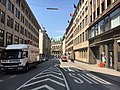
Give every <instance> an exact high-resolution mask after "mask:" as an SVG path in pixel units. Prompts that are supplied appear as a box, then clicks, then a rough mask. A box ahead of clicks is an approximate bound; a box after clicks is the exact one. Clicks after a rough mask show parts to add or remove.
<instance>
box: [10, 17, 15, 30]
mask: <svg viewBox="0 0 120 90" xmlns="http://www.w3.org/2000/svg"><path fill="white" fill-rule="evenodd" d="M10 23H11V25H10V27H11V28H13V24H14V21H13V19H12V18H11V19H10Z"/></svg>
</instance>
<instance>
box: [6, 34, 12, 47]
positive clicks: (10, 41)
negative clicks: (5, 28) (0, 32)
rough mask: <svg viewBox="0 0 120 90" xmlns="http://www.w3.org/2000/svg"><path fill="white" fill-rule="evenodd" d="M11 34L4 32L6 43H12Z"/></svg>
mask: <svg viewBox="0 0 120 90" xmlns="http://www.w3.org/2000/svg"><path fill="white" fill-rule="evenodd" d="M12 39H13V35H12V34H10V33H8V32H7V34H6V45H10V44H12Z"/></svg>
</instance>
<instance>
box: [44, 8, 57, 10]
mask: <svg viewBox="0 0 120 90" xmlns="http://www.w3.org/2000/svg"><path fill="white" fill-rule="evenodd" d="M46 9H48V10H58V8H46Z"/></svg>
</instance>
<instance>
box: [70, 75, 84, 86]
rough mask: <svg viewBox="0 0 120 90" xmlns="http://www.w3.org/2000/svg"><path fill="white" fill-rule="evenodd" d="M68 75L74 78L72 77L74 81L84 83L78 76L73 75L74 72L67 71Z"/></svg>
mask: <svg viewBox="0 0 120 90" xmlns="http://www.w3.org/2000/svg"><path fill="white" fill-rule="evenodd" d="M69 75H70V76H71V77H73V78H75V79H73V80H74V81H75V82H76V83H78V84H79V83H84V82H83V81H82V80H81V79H80V78H78V77H75V74H74V73H69Z"/></svg>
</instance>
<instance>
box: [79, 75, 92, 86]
mask: <svg viewBox="0 0 120 90" xmlns="http://www.w3.org/2000/svg"><path fill="white" fill-rule="evenodd" d="M78 75H79V76H80V77H81V78H83V79H84V80H86V81H87V82H88V83H90V84H92V82H91V81H89V80H88V79H86V78H85V77H83V76H84V75H83V76H82V75H80V74H78Z"/></svg>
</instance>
